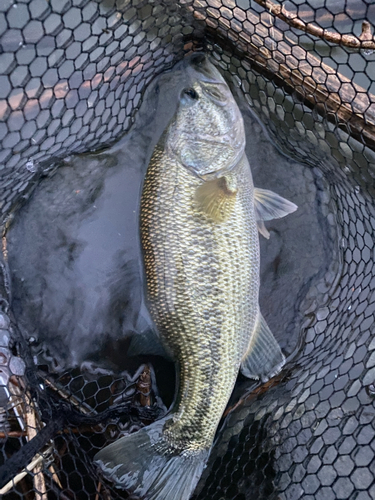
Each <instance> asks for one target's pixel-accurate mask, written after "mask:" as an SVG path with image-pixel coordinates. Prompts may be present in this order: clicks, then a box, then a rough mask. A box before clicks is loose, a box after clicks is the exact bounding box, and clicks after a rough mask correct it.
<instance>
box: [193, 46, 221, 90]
mask: <svg viewBox="0 0 375 500" xmlns="http://www.w3.org/2000/svg"><path fill="white" fill-rule="evenodd" d="M187 62H188V64H189V66H190V67H191V68H192V69H193V70H194V71H195V72H197V73H198V74H199V77H198V80H199V81H200V82H203V83H208V84H212V85H225V86H226V85H227V84H226V83H225V80H224V78H223V77H222V76H221V74H220V73H219V71H218V70H217V69H216V67H215V66H214V65H213V64H212V63H210V61H209V58H208V57H207V55H206V54H202V53H199V52H198V53H197V52H195V53H194V54H192V55H191V56H190V57H188V61H187Z"/></svg>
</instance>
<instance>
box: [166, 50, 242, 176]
mask: <svg viewBox="0 0 375 500" xmlns="http://www.w3.org/2000/svg"><path fill="white" fill-rule="evenodd" d="M188 74H189V80H190V82H189V86H188V87H186V88H185V89H184V90H183V91H182V92H181V95H180V102H179V106H178V109H177V112H176V115H175V117H174V119H173V120H172V123H171V125H170V127H169V128H168V132H167V136H166V148H167V150H169V153H170V154H171V155H173V156H175V157H177V158H178V160H179V162H180V163H181V164H182V165H184V167H185V168H187V169H189V170H190V171H191V172H192V173H193V174H195V175H197V176H198V177H200V178H205V176H211V177H219V176H220V175H221V173H223V172H226V171H230V170H231V168H233V167H234V166H235V165H236V164H237V163H238V161H239V160H240V158H241V156H242V154H243V152H244V149H245V130H244V125H243V119H242V115H241V113H240V110H239V109H238V106H237V104H236V102H235V100H234V98H233V96H232V93H231V91H230V89H229V87H228V85H227V83H226V82H225V80H224V78H223V77H222V76H221V74H220V73H219V71H218V70H217V69H216V68H215V66H214V65H213V64H211V63H210V62H209V61H208V59H207V58H206V57H205V56H203V55H202V54H197V55H196V56H195V57H194V56H193V57H192V58H191V59H190V63H189V66H188Z"/></svg>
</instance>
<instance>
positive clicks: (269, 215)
mask: <svg viewBox="0 0 375 500" xmlns="http://www.w3.org/2000/svg"><path fill="white" fill-rule="evenodd" d="M297 208H298V207H297V205H295V204H294V203H292V202H291V201H288V200H286V199H285V198H283V197H282V196H279V195H278V194H276V193H274V192H273V191H269V190H268V189H259V188H255V189H254V209H255V217H256V220H257V224H258V231H259V232H260V234H262V235H263V236H264V237H265V238H267V239H268V238H269V237H270V233H269V232H268V231H267V229H266V226H265V225H264V223H263V221H264V220H271V219H281V217H285V216H286V215H288V214H291V213H292V212H295V211H296V210H297Z"/></svg>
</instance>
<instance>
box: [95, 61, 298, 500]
mask: <svg viewBox="0 0 375 500" xmlns="http://www.w3.org/2000/svg"><path fill="white" fill-rule="evenodd" d="M187 75H188V77H189V79H190V81H191V86H190V87H188V88H186V89H185V90H184V91H183V92H182V94H181V99H180V104H179V107H178V110H177V113H176V115H175V117H174V119H173V120H172V122H171V123H170V125H169V127H168V128H167V130H166V131H165V133H164V134H163V137H162V139H161V140H160V142H159V144H158V145H157V147H156V148H155V151H154V154H153V156H152V159H151V161H150V164H149V167H148V170H147V173H146V178H145V181H144V187H143V193H142V200H141V240H142V249H143V255H144V265H145V274H146V281H147V301H148V307H149V311H150V313H151V316H152V318H153V320H154V322H155V324H156V326H157V329H158V332H159V336H160V340H161V342H162V343H163V345H164V347H165V349H166V350H167V351H168V352H169V353H170V354H171V356H172V357H173V358H174V359H175V361H176V364H177V367H178V373H179V390H178V396H177V398H176V402H175V404H174V407H173V410H172V412H171V414H170V415H168V416H167V417H165V418H164V419H162V420H160V421H158V422H155V423H154V424H152V425H150V426H149V427H147V428H145V429H142V430H141V431H139V432H138V433H136V434H134V435H130V436H126V437H124V438H122V439H120V440H119V441H116V442H115V443H113V444H112V445H109V446H108V447H106V448H104V449H103V450H102V451H100V452H99V453H98V454H97V456H96V460H97V462H98V464H99V465H100V467H101V468H102V470H103V472H104V474H105V475H106V476H108V477H110V478H111V479H112V480H114V481H115V482H116V484H117V485H118V486H119V487H122V488H124V489H127V490H129V491H131V492H132V493H135V494H137V495H139V496H140V498H142V499H145V500H146V499H147V500H172V499H173V500H187V499H188V498H190V496H191V493H192V491H193V490H194V487H195V485H196V483H197V481H198V479H199V477H200V475H201V473H202V470H203V468H204V466H205V463H206V460H207V457H208V454H209V451H210V448H211V446H212V442H213V439H214V435H215V432H216V429H217V426H218V424H219V421H220V419H221V416H222V414H223V411H224V409H225V406H226V404H227V402H228V399H229V397H230V395H231V392H232V390H233V386H234V384H235V381H236V378H237V375H238V372H239V369H240V367H241V369H242V372H243V373H244V374H245V375H246V376H250V377H255V378H259V377H262V378H266V377H267V376H268V375H270V374H271V375H272V374H273V373H274V372H276V371H278V370H279V369H280V367H281V366H282V364H283V362H284V357H283V355H282V353H281V350H280V348H279V346H278V344H277V342H276V340H275V339H274V337H273V336H272V333H271V332H270V331H269V329H268V327H267V325H266V324H265V322H264V320H263V318H262V317H261V314H260V312H259V305H258V292H259V237H258V229H259V230H260V231H261V232H263V234H267V231H266V229H265V227H264V225H263V223H262V220H267V219H270V218H273V217H281V216H284V215H286V214H287V213H290V212H291V211H294V210H295V208H296V207H295V205H293V204H292V203H290V202H288V201H287V200H284V199H283V198H281V197H279V196H277V195H274V193H271V192H269V191H265V190H259V191H258V192H257V190H254V186H253V181H252V176H251V172H250V168H249V164H248V161H247V158H246V155H245V153H244V148H245V132H244V126H243V120H242V116H241V113H240V111H239V109H238V107H237V105H236V103H235V101H234V98H233V96H232V94H231V92H230V90H229V87H228V86H227V84H226V83H225V81H224V79H223V78H222V76H221V75H220V73H219V72H218V71H217V69H216V68H215V67H214V66H213V65H212V64H211V63H209V62H208V61H207V59H206V58H205V57H204V56H202V55H195V56H193V57H192V58H191V59H190V61H189V62H188V63H187Z"/></svg>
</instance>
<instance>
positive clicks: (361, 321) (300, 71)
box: [0, 0, 375, 500]
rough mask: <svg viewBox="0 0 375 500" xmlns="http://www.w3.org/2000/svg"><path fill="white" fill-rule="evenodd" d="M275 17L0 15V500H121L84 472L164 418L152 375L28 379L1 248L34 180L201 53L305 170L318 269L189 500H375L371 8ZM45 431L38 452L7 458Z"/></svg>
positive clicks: (174, 5)
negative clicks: (285, 348)
mask: <svg viewBox="0 0 375 500" xmlns="http://www.w3.org/2000/svg"><path fill="white" fill-rule="evenodd" d="M277 5H278V4H269V2H263V1H260V2H258V3H255V2H254V1H252V2H250V1H248V0H237V1H233V0H223V1H219V0H208V1H205V0H193V1H190V0H186V1H180V2H173V1H164V2H162V1H158V0H154V1H152V2H149V1H136V0H134V1H130V0H129V1H127V0H117V1H115V0H103V1H101V2H98V1H92V0H81V1H80V0H49V1H47V0H26V1H17V2H15V1H12V0H3V1H2V2H1V4H0V46H1V51H0V140H1V148H0V185H1V189H0V207H1V214H2V220H3V227H4V237H3V260H2V262H1V280H0V295H1V302H0V306H1V308H2V313H1V315H0V341H1V345H0V377H1V381H0V384H1V386H0V398H1V400H0V424H1V428H0V437H1V449H2V453H1V455H0V458H1V460H2V463H6V462H8V463H9V461H10V457H12V456H15V455H16V453H17V452H18V451H19V453H18V456H19V457H20V459H19V462H18V463H17V464H16V465H14V466H13V469H12V468H11V472H10V475H11V480H12V484H10V485H9V487H5V488H6V491H5V490H2V492H3V494H4V498H7V499H17V498H26V499H28V498H38V499H46V498H48V499H49V498H51V499H53V498H63V499H66V498H69V499H74V498H77V499H85V498H87V499H89V498H90V499H93V498H95V499H100V498H102V499H108V498H127V496H126V493H124V492H120V491H117V490H115V489H114V488H113V487H112V486H111V484H110V483H106V484H103V483H102V482H101V478H100V477H99V476H98V474H97V471H96V470H95V468H94V466H93V464H92V458H93V456H94V454H95V453H96V452H97V451H98V450H99V449H101V448H102V447H103V446H104V445H105V444H106V443H108V442H110V441H112V440H114V439H116V438H118V437H119V436H121V435H122V434H124V433H127V432H129V431H131V430H136V429H138V428H140V427H141V426H142V425H145V424H147V423H149V422H151V421H153V420H154V419H155V418H157V417H158V416H160V415H161V414H162V413H163V411H165V407H164V406H163V404H162V403H161V401H160V399H159V397H158V395H157V390H156V387H155V384H154V383H153V380H154V378H153V368H152V366H151V367H150V366H149V365H143V366H141V367H140V368H139V369H138V371H136V372H135V375H134V374H133V375H132V376H130V375H129V373H127V372H126V373H123V374H121V376H119V375H118V376H115V375H112V374H108V373H106V374H98V375H97V377H96V378H95V379H93V380H89V381H88V380H87V377H85V376H83V374H82V373H81V372H80V371H79V370H78V369H77V370H75V371H69V372H67V373H54V372H53V370H51V367H50V366H48V367H46V366H44V365H43V366H41V365H39V364H38V363H37V362H36V361H35V359H34V358H33V355H32V350H31V348H30V343H32V342H30V339H29V342H25V340H24V337H23V336H22V335H21V334H20V333H19V331H18V330H17V327H16V325H15V324H14V322H13V323H12V325H11V324H10V321H9V316H11V315H12V311H11V308H10V296H11V295H10V294H11V287H10V279H9V274H10V271H11V270H10V271H9V269H8V266H7V247H6V238H5V236H6V229H7V227H8V226H9V224H10V222H11V221H12V220H13V219H15V218H17V210H18V209H19V208H20V207H21V206H22V205H23V204H24V203H25V200H27V199H28V197H29V196H30V194H31V192H32V191H33V189H34V188H35V186H36V185H37V181H38V180H39V179H40V178H41V176H43V175H47V174H48V172H50V171H51V170H53V169H54V168H55V167H56V166H59V164H60V162H61V160H62V159H63V158H65V157H66V156H67V155H71V154H72V153H82V152H87V151H91V150H96V149H99V148H102V147H104V146H107V145H109V144H111V143H112V142H113V141H114V140H115V139H117V138H118V137H119V136H120V135H121V134H122V133H124V132H126V131H127V130H129V128H130V126H131V124H132V123H133V120H134V116H135V114H136V112H137V110H138V108H139V106H140V103H141V102H142V95H143V92H144V90H145V89H146V87H147V85H148V84H149V83H150V82H151V80H152V79H153V78H154V77H155V76H156V75H158V74H159V73H161V72H163V71H165V70H166V69H169V68H170V67H172V66H173V64H174V63H176V62H177V61H179V60H180V59H182V58H183V56H184V54H186V53H187V52H189V51H191V50H204V51H205V52H207V53H209V54H210V55H211V57H212V59H213V60H214V61H216V64H217V65H218V67H219V68H221V70H222V71H223V74H224V75H225V76H226V78H227V80H228V81H230V82H231V85H232V88H233V91H234V92H236V89H237V90H240V91H241V92H242V93H243V94H244V96H245V99H246V101H247V105H248V106H249V107H250V108H251V109H252V110H253V111H254V113H255V114H256V115H257V116H258V117H259V119H260V120H261V122H262V124H263V125H264V127H265V129H266V131H267V133H268V134H269V135H270V137H271V138H272V140H273V142H274V143H275V144H276V145H277V147H278V148H279V149H280V151H282V152H284V153H285V154H287V155H288V156H289V157H292V158H294V159H296V160H298V161H301V162H303V163H304V164H305V165H308V166H309V168H310V169H311V172H312V173H313V176H314V182H315V185H316V186H317V191H318V195H317V196H318V200H319V206H320V213H321V224H322V225H324V228H325V231H326V234H327V235H328V236H327V241H326V248H325V252H326V255H327V256H328V257H329V258H327V262H328V263H327V265H326V266H325V267H324V268H322V269H321V270H320V272H318V273H316V275H315V276H314V279H312V280H310V282H309V283H308V284H306V287H305V288H304V293H303V296H301V297H300V298H299V301H298V303H297V304H296V306H295V311H294V312H295V314H294V325H293V328H294V329H295V330H296V331H297V332H298V335H297V337H298V342H297V344H296V346H295V347H294V349H293V350H291V351H290V359H289V362H288V364H287V366H286V369H285V370H284V371H283V372H282V373H281V374H280V375H279V376H278V377H277V378H276V379H273V380H272V381H271V382H270V383H268V384H267V385H266V386H253V385H250V386H246V388H243V387H242V389H241V391H240V393H239V392H238V391H237V393H235V395H234V396H233V397H234V398H236V399H235V400H233V401H232V402H231V403H230V405H231V411H230V412H229V413H228V415H227V417H226V418H225V420H224V421H223V423H222V426H221V428H220V431H219V433H218V436H217V440H216V443H215V447H214V449H213V451H212V454H211V457H210V460H209V464H208V467H207V469H206V471H205V473H204V475H203V477H202V479H201V481H200V483H199V485H198V489H197V492H196V494H195V497H194V498H197V499H203V498H205V499H212V500H222V499H227V500H246V499H249V498H255V497H258V498H264V499H266V498H267V499H273V498H275V499H283V500H294V499H299V498H304V499H317V500H318V499H319V500H323V499H324V500H330V499H332V500H333V499H349V498H350V499H353V500H354V499H356V500H370V499H374V498H375V424H374V422H375V418H374V416H375V406H374V396H375V340H374V336H373V331H374V312H375V292H374V290H375V280H374V276H375V267H374V238H373V234H374V231H375V204H374V181H373V179H374V176H375V155H374V152H373V150H374V144H375V134H374V123H375V120H374V106H375V104H374V103H375V97H374V95H375V87H374V85H375V76H374V68H375V63H374V56H373V53H372V48H371V45H369V46H361V47H358V43H361V42H360V40H359V37H361V40H362V41H363V40H366V29H368V26H369V24H366V22H367V23H371V22H373V21H374V19H375V5H372V4H371V2H366V1H363V2H361V1H354V0H353V1H350V0H346V1H345V2H339V1H337V2H336V1H334V0H316V1H312V0H311V1H310V2H303V1H298V2H297V1H295V0H291V1H289V2H287V3H285V5H284V10H283V11H281V12H280V10H277V8H276V7H277ZM364 21H365V24H364V25H363V22H364ZM298 23H299V24H298ZM366 26H367V28H366ZM298 28H302V29H298ZM370 32H371V28H370ZM317 35H318V36H317ZM331 35H332V36H333V38H332V37H331V38H329V37H330V36H331ZM353 35H354V39H355V40H354V42H353ZM335 36H336V38H337V39H338V41H339V43H338V44H335V43H334V38H335ZM371 38H372V35H371V33H370V38H369V40H370V42H371ZM355 44H357V46H356V45H355ZM62 414H64V418H62V417H61V415H62ZM59 419H60V420H59ZM85 419H86V420H85ZM54 421H56V422H57V424H58V425H57V427H59V426H60V427H59V428H58V429H53V430H51V436H50V437H54V439H53V440H50V439H47V438H46V439H45V440H44V442H43V443H42V444H41V445H40V446H39V447H38V446H37V447H36V449H35V450H34V449H33V450H32V456H31V457H29V458H28V457H27V456H26V455H24V456H22V450H23V449H26V443H27V442H28V441H30V439H31V438H32V437H33V436H35V435H36V436H38V435H40V432H41V429H42V428H43V425H44V424H47V425H46V427H47V429H49V428H50V427H51V424H50V423H51V422H54ZM48 425H50V427H48ZM47 437H48V436H47ZM20 453H21V454H20ZM30 464H31V465H30ZM26 465H28V467H29V469H30V470H31V472H30V473H28V474H26V475H25V477H23V478H20V477H19V476H16V474H17V472H19V467H20V466H21V468H22V467H25V466H26ZM8 479H9V478H8ZM2 487H4V484H3V485H2Z"/></svg>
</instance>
